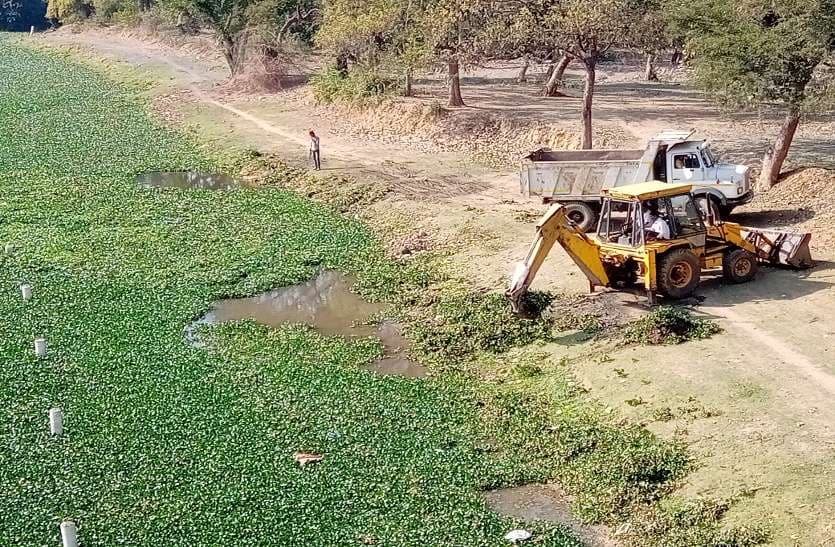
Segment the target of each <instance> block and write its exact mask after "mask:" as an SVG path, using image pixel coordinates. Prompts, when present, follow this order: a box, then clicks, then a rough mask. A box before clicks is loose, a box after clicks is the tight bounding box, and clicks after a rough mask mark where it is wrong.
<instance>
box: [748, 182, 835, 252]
mask: <svg viewBox="0 0 835 547" xmlns="http://www.w3.org/2000/svg"><path fill="white" fill-rule="evenodd" d="M734 217H735V218H734V219H733V220H736V221H737V222H740V223H741V224H746V225H751V226H760V227H774V228H787V229H792V230H797V231H803V232H811V233H812V250H815V251H818V252H826V253H827V254H828V255H832V254H833V253H832V251H831V249H832V248H833V243H835V170H827V169H820V168H807V169H797V170H795V171H792V172H790V173H787V174H785V175H783V177H782V178H781V179H780V182H778V183H777V184H776V185H775V186H774V187H773V188H772V189H770V190H769V191H767V192H760V193H758V194H757V195H756V196H755V197H754V199H753V201H751V203H749V204H748V205H746V206H744V207H740V208H739V209H737V210H735V211H734Z"/></svg>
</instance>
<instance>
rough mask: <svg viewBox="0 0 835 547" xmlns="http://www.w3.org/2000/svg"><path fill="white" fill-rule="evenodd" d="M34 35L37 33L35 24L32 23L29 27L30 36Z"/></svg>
mask: <svg viewBox="0 0 835 547" xmlns="http://www.w3.org/2000/svg"><path fill="white" fill-rule="evenodd" d="M34 35H35V25H32V26H31V27H29V36H34Z"/></svg>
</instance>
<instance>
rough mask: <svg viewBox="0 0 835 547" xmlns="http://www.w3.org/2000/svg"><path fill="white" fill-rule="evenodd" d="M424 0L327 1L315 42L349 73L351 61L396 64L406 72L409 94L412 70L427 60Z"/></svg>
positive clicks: (371, 66)
mask: <svg viewBox="0 0 835 547" xmlns="http://www.w3.org/2000/svg"><path fill="white" fill-rule="evenodd" d="M424 4H425V0H330V1H329V2H327V3H326V4H325V10H324V18H323V22H322V26H321V27H320V29H319V31H318V33H317V34H316V44H317V45H319V46H320V47H322V48H324V49H326V50H329V51H330V52H331V53H333V54H334V56H335V58H336V59H337V67H338V68H339V69H340V72H341V73H342V74H343V76H345V75H347V71H348V60H352V61H353V62H355V63H360V64H362V65H364V66H365V67H366V68H370V69H376V68H377V67H379V66H380V65H384V64H389V65H392V66H395V65H396V66H397V67H398V68H399V69H401V70H402V71H403V76H404V89H405V94H406V95H411V92H412V72H413V71H414V69H415V68H417V67H418V66H420V65H421V64H423V63H424V62H426V60H427V58H428V56H429V55H428V53H427V51H426V50H425V48H424V47H423V40H422V36H421V29H420V28H419V25H420V21H419V18H420V11H421V9H422V8H423V5H424Z"/></svg>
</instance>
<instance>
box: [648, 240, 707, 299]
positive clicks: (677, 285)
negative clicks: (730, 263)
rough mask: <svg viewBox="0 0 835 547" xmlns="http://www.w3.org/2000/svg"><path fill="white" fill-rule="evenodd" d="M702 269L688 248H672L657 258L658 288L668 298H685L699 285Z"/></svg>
mask: <svg viewBox="0 0 835 547" xmlns="http://www.w3.org/2000/svg"><path fill="white" fill-rule="evenodd" d="M701 274H702V269H701V266H700V265H699V259H698V257H697V256H696V255H694V254H693V253H692V252H690V250H689V249H673V250H672V251H669V252H667V253H666V254H664V255H663V256H661V257H660V258H659V259H658V290H659V292H660V293H661V294H663V295H664V296H669V297H670V298H685V297H687V296H690V295H691V294H693V292H694V291H695V290H696V287H698V286H699V280H700V279H701Z"/></svg>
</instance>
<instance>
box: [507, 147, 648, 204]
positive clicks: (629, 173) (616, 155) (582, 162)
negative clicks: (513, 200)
mask: <svg viewBox="0 0 835 547" xmlns="http://www.w3.org/2000/svg"><path fill="white" fill-rule="evenodd" d="M644 153H645V151H644V150H549V149H547V148H543V149H539V150H536V151H534V152H531V153H530V154H528V155H527V156H525V158H524V161H523V164H522V169H521V178H520V184H521V188H520V189H521V191H522V194H523V195H526V196H541V197H542V199H543V201H552V200H554V199H558V200H566V199H595V198H597V197H598V196H600V190H601V189H603V188H614V187H615V186H622V185H624V184H630V183H632V182H634V180H635V175H636V173H637V171H638V167H639V165H640V160H641V158H642V157H643V155H644Z"/></svg>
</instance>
